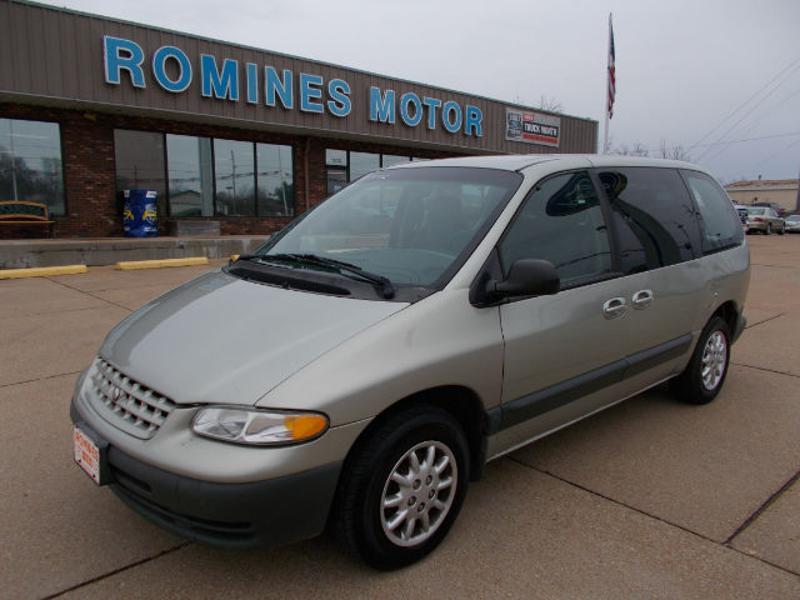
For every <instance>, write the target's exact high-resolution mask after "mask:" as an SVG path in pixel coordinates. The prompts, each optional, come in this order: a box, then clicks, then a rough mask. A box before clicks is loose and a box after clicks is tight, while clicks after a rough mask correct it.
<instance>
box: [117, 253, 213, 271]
mask: <svg viewBox="0 0 800 600" xmlns="http://www.w3.org/2000/svg"><path fill="white" fill-rule="evenodd" d="M207 264H208V257H205V256H192V257H189V258H162V259H159V260H123V261H120V262H118V263H117V264H116V267H115V268H117V269H119V270H120V271H134V270H137V269H163V268H165V267H196V266H198V265H207Z"/></svg>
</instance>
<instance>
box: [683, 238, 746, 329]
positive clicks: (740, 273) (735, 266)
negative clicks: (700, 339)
mask: <svg viewBox="0 0 800 600" xmlns="http://www.w3.org/2000/svg"><path fill="white" fill-rule="evenodd" d="M699 262H700V263H701V264H702V265H703V275H704V278H705V281H706V302H705V306H704V309H703V310H702V311H700V313H699V314H698V315H697V319H696V321H695V327H694V329H695V332H696V333H698V334H699V333H700V331H702V329H703V327H705V325H706V323H708V320H709V319H710V318H711V315H712V314H714V312H715V311H716V310H717V309H718V308H719V307H720V306H721V305H723V304H724V303H725V302H728V301H733V302H734V303H735V304H736V308H737V309H738V310H739V311H740V313H743V312H745V310H744V307H745V302H746V300H747V290H748V289H749V287H750V248H749V247H748V245H747V241H746V240H745V241H744V242H743V243H742V244H741V245H740V246H737V247H735V248H731V249H730V250H724V251H722V252H717V253H714V254H709V255H708V256H704V257H703V258H701V259H700V260H699Z"/></svg>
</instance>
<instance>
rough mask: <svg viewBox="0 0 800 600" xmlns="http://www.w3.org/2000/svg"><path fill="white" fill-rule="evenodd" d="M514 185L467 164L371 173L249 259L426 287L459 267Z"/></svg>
mask: <svg viewBox="0 0 800 600" xmlns="http://www.w3.org/2000/svg"><path fill="white" fill-rule="evenodd" d="M521 181H522V176H521V175H520V174H518V173H515V172H510V171H501V170H495V169H486V168H474V167H411V168H397V169H389V170H385V171H377V172H374V173H371V174H369V175H366V176H364V177H362V178H361V179H359V180H358V181H356V182H354V183H352V184H351V185H349V186H347V187H346V188H344V189H343V190H341V191H340V192H338V193H336V194H334V195H333V196H331V197H330V198H328V199H327V200H325V202H323V203H322V204H320V205H319V206H318V207H316V208H315V209H313V210H312V211H310V212H309V213H307V214H306V215H305V216H304V217H302V218H301V219H299V220H298V221H296V222H295V223H294V224H292V225H290V226H289V227H287V228H286V229H284V230H283V231H282V232H281V233H279V234H277V235H276V236H274V237H273V239H272V240H270V241H269V242H267V244H265V245H264V246H263V247H262V248H260V249H259V250H258V251H257V252H256V256H257V257H262V256H263V257H264V258H265V260H266V257H268V256H273V257H278V258H282V257H286V256H295V257H306V259H308V258H310V257H311V258H313V259H320V258H321V259H323V260H328V261H330V259H333V260H335V261H339V262H344V263H347V264H348V265H349V266H353V267H356V268H358V269H362V270H363V271H365V272H367V273H369V274H370V275H371V276H377V277H383V278H386V279H388V280H389V281H390V282H391V284H392V285H393V286H404V285H406V286H414V287H434V286H435V285H436V284H438V283H441V282H442V281H444V280H446V279H449V278H450V277H452V275H453V274H454V273H455V271H456V270H457V269H458V268H459V267H460V266H461V264H463V262H464V260H466V257H467V256H469V254H470V253H471V252H472V251H473V250H474V248H475V246H477V244H478V243H479V242H480V239H481V238H482V237H483V236H484V235H485V234H486V231H487V230H488V228H489V227H490V226H491V224H492V223H493V222H494V220H495V219H496V218H497V215H498V214H499V212H500V211H501V210H502V208H503V207H504V206H505V204H506V203H507V202H508V200H509V198H510V197H511V196H512V195H513V193H514V192H515V191H516V189H517V188H518V187H519V185H520V182H521ZM271 262H272V261H271ZM309 265H310V266H311V267H312V268H313V266H314V265H313V263H310V262H309V260H306V261H305V263H304V267H305V268H308V267H309Z"/></svg>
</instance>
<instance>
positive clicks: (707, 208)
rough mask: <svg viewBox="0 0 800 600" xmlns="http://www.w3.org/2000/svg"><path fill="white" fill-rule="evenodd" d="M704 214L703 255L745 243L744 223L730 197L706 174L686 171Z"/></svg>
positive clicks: (690, 187) (692, 190)
mask: <svg viewBox="0 0 800 600" xmlns="http://www.w3.org/2000/svg"><path fill="white" fill-rule="evenodd" d="M682 173H683V176H684V178H685V179H686V185H688V186H689V190H690V191H691V193H692V197H693V198H694V201H695V204H696V205H697V210H698V211H699V213H700V218H701V220H702V221H701V225H702V229H703V240H702V244H703V252H706V253H708V252H715V251H717V250H723V249H725V248H730V247H732V246H737V245H739V244H740V243H741V242H742V239H743V238H744V233H743V231H742V225H741V221H740V219H739V217H738V215H737V213H736V211H735V210H734V208H733V204H731V201H730V198H728V195H727V194H726V193H725V192H724V191H723V190H722V188H721V187H720V186H719V184H718V183H717V182H716V181H714V180H713V179H712V178H711V177H709V176H708V175H706V174H705V173H698V172H697V171H682Z"/></svg>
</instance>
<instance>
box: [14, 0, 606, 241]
mask: <svg viewBox="0 0 800 600" xmlns="http://www.w3.org/2000/svg"><path fill="white" fill-rule="evenodd" d="M596 144H597V123H596V122H595V121H592V120H588V119H581V118H576V117H571V116H566V115H558V114H553V113H545V112H542V111H539V110H536V109H532V108H527V107H522V106H517V105H511V104H507V103H503V102H499V101H496V100H491V99H487V98H484V97H480V96H472V95H468V94H463V93H460V92H455V91H451V90H446V89H442V88H436V87H433V86H428V85H423V84H418V83H413V82H408V81H402V80H397V79H391V78H387V77H382V76H378V75H374V74H372V73H367V72H363V71H358V70H354V69H347V68H343V67H339V66H335V65H330V64H327V63H320V62H313V61H309V60H305V59H302V58H297V57H293V56H287V55H281V54H275V53H271V52H267V51H263V50H258V49H254V48H249V47H243V46H237V45H232V44H226V43H222V42H217V41H213V40H208V39H205V38H198V37H193V36H189V35H184V34H180V33H175V32H171V31H165V30H161V29H155V28H150V27H144V26H141V25H136V24H131V23H127V22H120V21H116V20H111V19H105V18H101V17H97V16H94V15H87V14H83V13H76V12H72V11H66V10H62V9H55V8H51V7H45V6H41V5H37V4H30V3H24V2H10V1H8V0H0V200H28V201H34V202H42V203H45V204H47V205H48V207H49V209H50V214H51V215H52V216H53V218H54V219H55V220H56V228H55V230H56V235H57V236H58V237H71V236H79V237H89V236H92V237H93V236H117V235H121V234H122V225H121V218H122V211H121V190H123V189H129V188H148V189H153V190H156V191H157V192H158V197H159V216H160V219H159V229H160V230H161V232H162V233H167V231H168V230H169V228H168V225H169V224H170V222H173V223H174V222H183V223H185V222H187V221H198V222H203V223H219V225H220V228H221V231H222V232H223V233H230V234H238V233H241V234H253V233H268V232H271V231H275V230H277V229H279V228H280V227H282V226H283V225H285V224H286V223H287V222H288V221H289V220H290V219H291V218H292V217H293V216H294V215H296V214H299V213H301V212H303V211H305V210H307V209H308V208H310V207H312V206H314V205H315V204H317V203H319V202H321V201H322V200H324V199H325V198H326V197H327V196H328V195H330V194H331V193H333V192H335V191H336V190H338V189H340V188H341V187H342V186H344V185H346V184H347V183H348V182H349V181H352V180H354V179H356V178H358V177H360V176H361V175H363V174H365V173H368V172H370V171H372V170H374V169H378V168H381V167H387V166H391V165H395V164H398V163H403V162H407V161H410V160H422V159H429V158H438V157H444V156H458V155H468V154H490V153H491V154H498V153H542V152H559V153H575V152H586V153H591V152H595V150H596ZM14 235H18V234H17V232H16V230H0V237H9V236H14Z"/></svg>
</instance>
